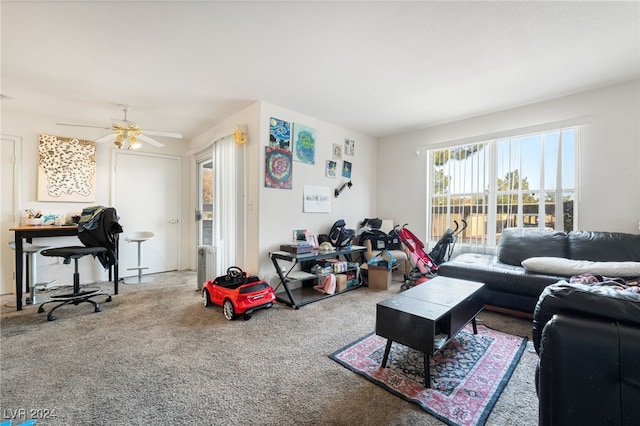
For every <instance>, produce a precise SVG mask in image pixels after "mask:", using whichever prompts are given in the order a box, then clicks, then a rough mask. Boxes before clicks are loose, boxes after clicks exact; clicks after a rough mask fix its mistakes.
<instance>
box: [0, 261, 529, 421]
mask: <svg viewBox="0 0 640 426" xmlns="http://www.w3.org/2000/svg"><path fill="white" fill-rule="evenodd" d="M155 278H156V279H155V281H154V282H152V283H148V284H142V285H124V284H123V285H120V289H121V291H120V294H119V295H117V296H114V298H113V301H112V302H110V303H104V304H102V307H103V311H102V312H100V313H95V312H93V309H92V307H91V306H90V305H87V304H84V306H83V305H79V306H73V305H71V306H65V307H63V308H61V309H59V310H57V311H56V314H57V317H58V319H57V320H56V321H51V322H48V321H47V319H46V314H45V313H42V314H38V313H37V306H33V305H29V306H27V307H26V308H25V309H24V310H22V311H20V312H16V311H15V308H7V307H5V302H6V301H9V300H8V299H7V298H6V297H5V298H4V299H3V302H2V303H3V304H2V311H1V312H0V316H1V322H0V329H1V339H0V355H1V357H0V413H2V416H3V418H2V420H6V419H7V418H8V417H10V416H13V415H15V414H16V413H17V414H19V415H21V414H20V413H26V414H29V413H32V414H35V415H36V416H38V421H37V424H38V425H106V424H113V425H123V424H127V425H149V424H154V425H167V424H172V425H194V424H198V425H207V424H211V425H237V424H247V423H252V424H253V423H260V424H263V425H281V424H300V425H352V424H358V425H407V424H421V425H442V424H443V423H442V422H441V421H440V420H438V419H436V418H435V417H433V416H431V415H430V414H428V413H426V412H425V411H423V410H422V409H420V408H419V407H417V406H416V405H415V404H412V403H409V402H407V401H405V400H404V399H402V398H399V397H397V396H395V395H393V394H391V393H390V392H387V391H386V390H384V389H382V388H380V387H379V386H377V385H375V384H373V383H371V382H369V381H367V380H363V379H362V377H360V376H358V375H356V374H354V373H352V372H350V371H348V370H346V369H345V368H344V367H342V366H341V365H339V364H337V363H336V362H334V361H332V360H331V359H330V358H329V357H328V355H329V354H331V353H332V352H334V351H335V350H336V349H337V348H341V347H344V346H346V345H347V344H349V343H350V342H353V341H355V340H356V339H358V338H360V337H362V336H364V335H365V334H368V333H370V332H371V330H373V329H374V328H375V307H376V303H377V302H378V301H380V300H383V299H385V298H388V297H390V296H391V295H393V294H397V293H398V291H399V288H400V284H401V280H402V278H401V276H400V277H399V279H397V281H394V282H393V283H392V286H391V287H390V288H389V289H388V290H382V291H381V290H372V289H369V288H359V289H356V290H353V291H350V292H347V293H344V294H341V295H339V296H336V297H331V298H328V299H325V300H322V301H319V302H317V303H313V304H310V305H306V306H303V307H301V308H300V309H299V310H296V309H292V308H290V307H287V306H285V305H283V304H280V303H278V304H276V305H275V306H274V307H272V308H270V309H267V310H262V311H259V312H257V313H255V314H254V315H253V317H252V318H251V319H250V320H248V321H244V320H242V319H240V320H236V321H231V322H230V321H227V320H226V319H224V317H223V315H222V309H221V308H219V307H211V308H205V307H204V306H203V303H202V298H201V296H200V294H199V292H198V291H196V288H197V286H196V274H195V273H194V272H191V271H185V272H170V273H163V274H157V275H155ZM394 278H395V276H394ZM103 285H104V287H105V289H107V290H111V289H112V287H111V286H110V284H109V283H103ZM478 324H485V325H487V326H489V327H491V328H494V329H497V330H501V331H504V332H506V333H509V334H513V335H520V336H528V337H529V339H530V337H531V323H530V321H527V320H523V319H519V318H515V317H510V316H505V315H500V314H495V313H490V312H481V313H480V315H479V316H478ZM536 360H537V356H536V354H535V353H534V352H533V351H532V349H531V348H530V347H528V349H527V350H525V352H524V354H523V356H522V358H521V359H520V361H519V363H518V365H517V367H516V368H515V370H514V372H513V375H512V377H511V379H510V380H509V382H508V384H507V386H506V388H505V389H504V391H503V393H502V395H501V396H500V398H499V399H498V401H497V403H496V405H495V407H494V408H493V410H492V412H491V414H490V416H489V418H488V421H487V424H490V425H536V424H537V405H538V402H537V398H536V394H535V388H534V370H535V363H536ZM19 415H16V416H15V417H16V418H15V419H14V424H15V423H18V421H19V420H22V419H20V417H19Z"/></svg>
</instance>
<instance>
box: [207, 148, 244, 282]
mask: <svg viewBox="0 0 640 426" xmlns="http://www.w3.org/2000/svg"><path fill="white" fill-rule="evenodd" d="M237 164H238V149H237V147H236V145H235V144H234V142H233V138H232V137H231V136H227V137H224V138H222V139H219V140H217V141H216V142H215V143H214V144H213V171H214V172H213V176H214V177H213V179H214V188H215V190H214V205H213V210H214V211H213V216H214V241H215V246H216V253H217V259H216V260H217V261H216V268H217V272H216V276H220V275H223V274H224V273H226V270H227V268H228V267H230V266H236V245H237V235H238V220H237V218H238V214H237V208H236V205H237V203H236V200H237V196H238V194H240V191H239V190H240V189H241V188H239V187H238V186H239V185H238V167H237Z"/></svg>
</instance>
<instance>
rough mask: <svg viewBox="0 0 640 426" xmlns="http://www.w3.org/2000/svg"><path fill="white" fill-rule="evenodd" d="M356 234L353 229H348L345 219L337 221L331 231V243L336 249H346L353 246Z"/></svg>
mask: <svg viewBox="0 0 640 426" xmlns="http://www.w3.org/2000/svg"><path fill="white" fill-rule="evenodd" d="M355 235H356V232H355V231H354V230H353V229H347V228H346V224H345V223H344V220H343V219H340V220H338V221H336V223H334V224H333V226H332V227H331V231H329V241H330V242H331V244H333V246H334V247H335V248H344V247H347V246H350V245H351V241H352V240H353V237H354V236H355Z"/></svg>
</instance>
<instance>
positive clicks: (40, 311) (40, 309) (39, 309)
mask: <svg viewBox="0 0 640 426" xmlns="http://www.w3.org/2000/svg"><path fill="white" fill-rule="evenodd" d="M43 312H44V308H43V307H42V305H40V307H39V308H38V313H39V314H41V313H43Z"/></svg>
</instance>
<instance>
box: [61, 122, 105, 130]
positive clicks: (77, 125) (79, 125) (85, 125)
mask: <svg viewBox="0 0 640 426" xmlns="http://www.w3.org/2000/svg"><path fill="white" fill-rule="evenodd" d="M56 126H73V127H91V128H93V129H105V130H111V127H104V126H91V125H89V124H68V123H56Z"/></svg>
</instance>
